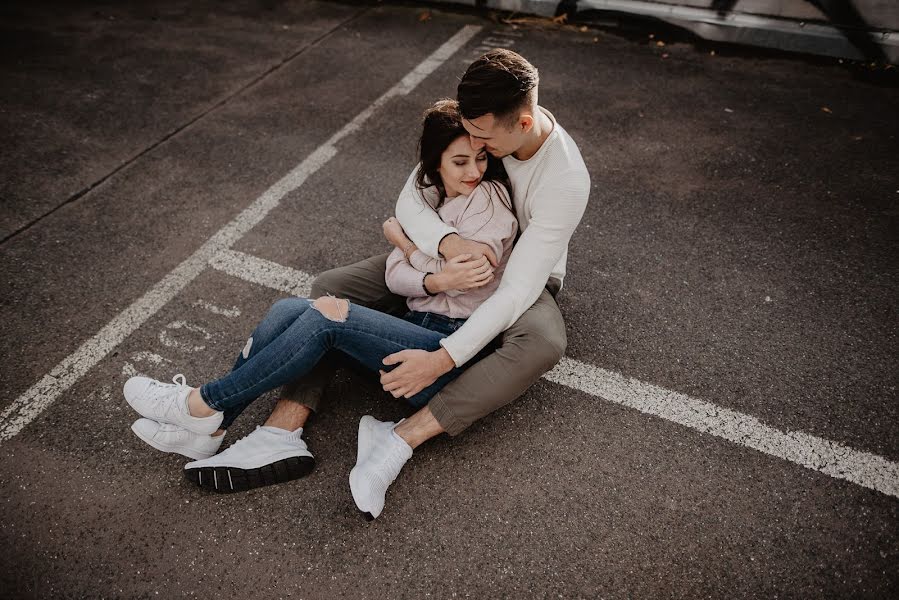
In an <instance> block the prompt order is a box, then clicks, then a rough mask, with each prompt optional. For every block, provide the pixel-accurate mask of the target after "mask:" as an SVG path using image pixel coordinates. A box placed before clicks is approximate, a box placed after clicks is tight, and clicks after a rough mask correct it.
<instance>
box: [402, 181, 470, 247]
mask: <svg viewBox="0 0 899 600" xmlns="http://www.w3.org/2000/svg"><path fill="white" fill-rule="evenodd" d="M417 172H418V167H417V166H416V167H415V169H414V170H413V171H412V174H411V175H409V179H407V180H406V185H405V186H403V191H401V192H400V195H399V198H398V199H397V201H396V218H397V220H399V222H400V225H402V226H403V231H405V232H406V235H408V236H409V239H411V240H412V241H413V242H415V245H416V246H418V247H419V249H421V251H422V252H424V253H425V254H427V255H428V256H434V257H436V256H440V250H439V246H440V241H441V240H442V239H443V238H444V237H446V236H447V235H449V234H451V233H458V232H457V231H456V228H455V227H450V226H449V225H447V224H446V223H444V222H443V221H442V220H440V216H439V215H438V214H437V212H436V211H435V210H433V209H431V206H434V201H435V200H436V199H435V198H433V197H432V196H433V194H435V193H436V189H434V188H428V189H425V190H419V189H418V186H417V185H416V184H415V175H416V173H417Z"/></svg>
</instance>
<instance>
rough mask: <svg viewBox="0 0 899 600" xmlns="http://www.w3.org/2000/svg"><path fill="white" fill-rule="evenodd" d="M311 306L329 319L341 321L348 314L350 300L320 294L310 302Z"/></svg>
mask: <svg viewBox="0 0 899 600" xmlns="http://www.w3.org/2000/svg"><path fill="white" fill-rule="evenodd" d="M312 308H314V309H315V310H317V311H318V312H320V313H321V314H323V315H324V316H325V318H326V319H328V320H330V321H336V322H337V323H343V322H344V321H346V319H347V316H348V315H349V314H350V301H349V300H347V299H345V298H335V297H334V296H322V297H321V298H318V299H316V300H315V301H314V302H313V303H312Z"/></svg>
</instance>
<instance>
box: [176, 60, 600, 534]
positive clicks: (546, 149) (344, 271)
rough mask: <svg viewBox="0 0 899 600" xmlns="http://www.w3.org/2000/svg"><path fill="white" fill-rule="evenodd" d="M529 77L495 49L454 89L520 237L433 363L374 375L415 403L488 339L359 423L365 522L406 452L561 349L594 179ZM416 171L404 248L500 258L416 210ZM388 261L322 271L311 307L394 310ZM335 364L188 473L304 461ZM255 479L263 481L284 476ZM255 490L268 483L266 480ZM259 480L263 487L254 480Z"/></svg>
mask: <svg viewBox="0 0 899 600" xmlns="http://www.w3.org/2000/svg"><path fill="white" fill-rule="evenodd" d="M538 79H539V78H538V73H537V69H536V68H535V67H534V66H533V65H531V64H530V63H529V62H528V61H527V60H525V59H524V58H523V57H522V56H520V55H519V54H517V53H515V52H512V51H510V50H493V51H491V52H488V53H487V54H485V55H484V56H482V57H481V58H479V59H477V60H476V61H474V62H473V63H472V64H471V65H470V66H469V68H468V70H467V71H466V72H465V75H464V76H463V77H462V80H461V81H460V83H459V86H458V90H457V99H458V101H459V107H460V110H461V113H462V116H463V124H464V126H465V129H466V131H468V133H469V135H470V136H471V144H472V147H473V148H474V149H480V148H482V147H483V148H486V150H487V152H489V153H490V154H492V155H493V156H495V157H498V158H502V159H503V164H504V166H505V168H506V170H507V172H508V174H509V178H510V181H511V184H512V195H513V201H514V205H515V212H516V216H517V217H518V220H519V228H520V230H521V236H520V238H519V240H518V242H517V243H516V245H515V247H514V249H513V251H512V254H511V256H510V258H509V262H508V265H507V266H506V270H505V272H504V274H503V277H502V280H501V282H500V285H499V288H498V289H497V291H496V292H495V293H494V294H493V296H491V297H490V298H489V299H488V300H487V301H486V302H484V304H482V305H481V306H480V307H479V308H478V309H477V310H476V311H475V312H474V313H473V314H472V315H471V317H470V318H469V319H468V321H467V322H466V323H465V324H464V325H463V326H462V327H461V328H460V329H459V330H458V331H456V332H455V333H453V334H452V335H450V336H449V337H447V338H445V339H444V340H443V341H442V342H441V345H442V348H441V349H440V350H437V351H435V352H428V351H425V350H405V351H403V352H399V353H397V354H394V355H391V356H388V357H386V358H385V359H384V364H385V365H397V366H396V368H394V369H393V370H392V371H390V372H389V373H384V372H382V375H381V383H382V385H383V387H384V389H385V390H386V391H388V392H390V393H391V394H392V395H393V396H395V397H397V398H399V397H407V398H408V397H411V396H413V395H415V394H416V393H417V392H419V391H421V390H422V389H424V388H425V387H427V386H428V385H430V384H431V383H433V382H434V381H435V380H436V379H437V378H438V377H440V376H441V375H443V374H444V373H446V372H448V371H449V370H451V369H452V368H453V367H454V366H462V365H464V364H465V363H467V362H468V361H469V360H471V359H472V358H473V357H474V356H475V355H476V354H477V353H478V352H479V351H480V350H481V349H482V348H483V347H484V346H486V345H487V344H488V343H490V342H491V341H492V340H494V338H496V336H497V335H499V334H502V335H501V338H500V339H499V342H500V343H499V347H498V348H497V350H496V351H494V352H493V353H491V354H489V355H487V356H486V357H485V358H483V359H481V360H480V361H478V362H477V363H476V364H474V365H471V366H470V367H469V368H468V369H467V370H466V371H465V372H464V373H463V374H462V375H460V376H459V377H458V378H457V379H456V380H454V381H453V382H451V383H450V384H448V385H447V386H446V387H445V388H444V389H443V390H442V391H441V392H439V393H438V394H437V395H436V396H435V397H434V398H433V399H432V400H431V402H430V403H429V404H428V405H427V406H426V407H424V408H422V409H421V410H419V411H418V412H417V413H415V414H414V415H412V416H411V417H409V418H408V419H404V420H402V421H401V422H400V423H398V424H394V423H390V422H384V423H382V422H379V421H377V420H375V419H373V418H372V417H370V416H366V417H363V418H362V420H361V422H360V424H359V441H358V444H359V449H358V460H357V463H356V466H355V467H354V468H353V470H352V472H351V473H350V489H351V491H352V493H353V498H354V500H355V502H356V505H357V507H358V508H359V509H360V510H361V511H362V512H363V513H365V514H367V515H368V516H369V517H370V518H374V517H377V516H378V515H379V514H380V513H381V511H382V510H383V507H384V499H385V496H386V492H387V488H388V486H389V485H390V484H391V483H392V482H393V481H394V479H395V478H396V476H397V475H398V474H399V472H400V470H401V469H402V467H403V465H404V464H405V462H406V461H407V460H408V459H409V458H410V457H411V456H412V452H413V450H414V449H415V448H417V447H418V446H419V445H420V444H422V443H423V442H425V441H427V440H429V439H431V438H432V437H434V436H436V435H439V434H441V433H444V432H446V433H449V434H450V435H458V434H459V433H461V432H462V431H463V430H465V429H466V428H467V427H468V426H469V425H471V424H472V423H473V422H475V421H477V420H478V419H480V418H482V417H484V416H486V415H488V414H489V413H491V412H493V411H495V410H497V409H498V408H500V407H502V406H505V405H506V404H508V403H509V402H511V401H512V400H514V399H515V398H517V397H518V396H520V395H521V394H522V393H523V392H524V391H525V390H526V389H527V388H528V387H530V386H531V385H532V384H533V383H534V382H535V381H537V380H538V379H539V378H540V377H541V376H542V375H543V373H545V372H546V371H548V370H549V369H551V368H552V367H553V366H554V365H555V364H556V363H557V362H558V361H559V360H560V358H561V357H562V355H563V354H564V352H565V346H566V336H565V324H564V321H563V320H562V315H561V313H560V311H559V307H558V305H557V304H556V301H555V295H556V294H557V293H558V291H559V290H560V289H561V286H562V280H563V278H564V276H565V265H566V256H567V251H568V242H569V240H570V239H571V235H572V234H573V233H574V230H575V228H576V227H577V225H578V223H579V222H580V220H581V216H582V215H583V212H584V210H585V208H586V205H587V198H588V195H589V191H590V177H589V175H588V173H587V168H586V166H585V165H584V161H583V159H582V158H581V155H580V152H579V150H578V148H577V145H576V144H575V143H574V141H573V140H572V139H571V137H570V136H569V135H568V133H567V132H565V130H564V129H562V127H561V126H559V125H558V123H556V121H555V118H554V117H553V116H552V114H550V113H549V111H547V110H545V109H543V108H541V107H539V106H538V104H537V101H538V96H537V92H538ZM414 179H415V173H414V172H413V174H412V176H410V177H409V180H408V181H407V182H406V186H405V187H404V189H403V191H402V192H401V194H400V197H399V199H398V201H397V206H396V215H397V218H398V219H399V221H400V224H401V225H402V226H403V229H404V230H405V232H406V234H407V235H408V236H409V238H410V239H411V240H412V241H413V242H414V243H415V244H416V246H418V248H419V249H421V250H422V251H424V252H425V253H426V254H429V255H431V256H437V255H438V254H439V255H442V256H443V257H444V258H445V259H450V258H453V257H455V256H458V255H461V254H471V255H473V256H475V257H477V258H482V257H483V256H487V258H488V260H490V262H491V263H493V265H494V266H495V265H496V262H497V261H496V256H494V255H493V254H492V252H491V251H490V249H489V248H488V247H486V246H484V245H483V244H478V243H476V242H473V241H470V240H465V239H463V238H461V237H459V235H458V234H457V233H456V231H455V229H453V228H451V227H449V226H447V225H446V224H445V223H443V222H442V221H441V220H440V218H439V217H438V216H437V214H436V213H435V212H434V211H429V210H422V202H423V199H422V198H421V197H420V196H419V191H418V190H417V189H416V186H415V182H414ZM386 258H387V255H386V254H385V255H382V256H376V257H372V258H369V259H366V260H364V261H362V262H359V263H356V264H353V265H349V266H347V267H341V268H338V269H333V270H330V271H326V272H325V273H322V274H321V275H320V276H319V277H318V278H316V280H315V282H314V283H313V285H312V294H311V297H313V298H318V297H321V296H327V295H333V296H336V297H338V298H347V299H349V300H350V301H351V302H354V303H358V304H362V305H366V306H369V307H371V308H376V309H378V310H383V311H385V312H391V313H400V312H402V311H403V310H404V309H405V303H404V299H403V298H401V297H399V296H396V295H394V294H392V293H391V292H390V291H389V290H388V289H387V287H386V284H385V281H384V271H385V263H386ZM332 376H333V366H329V365H328V364H326V363H323V364H322V365H320V366H319V367H317V368H316V369H315V370H314V371H313V372H312V373H310V374H308V375H307V376H306V377H304V378H303V380H301V381H299V382H297V383H296V384H294V385H292V386H289V387H288V388H285V389H284V390H283V392H282V396H281V399H280V400H279V401H278V403H277V405H276V406H275V409H274V411H273V412H272V415H271V416H270V417H269V419H268V421H267V422H266V427H262V428H259V429H257V430H256V432H254V433H253V434H251V435H250V436H248V437H247V438H245V439H244V441H243V442H242V443H241V444H240V446H239V447H232V448H229V449H228V450H226V451H225V452H222V453H221V454H219V455H216V456H213V457H211V458H209V459H205V460H201V461H196V462H193V463H188V464H187V465H186V466H185V469H186V470H188V471H190V470H192V469H199V468H203V467H213V466H229V467H237V468H244V469H247V468H252V469H262V468H264V467H265V466H266V465H268V464H271V463H273V462H275V460H277V459H283V457H284V456H287V455H290V454H291V453H292V452H293V453H295V454H296V455H297V456H311V454H310V453H309V451H308V449H307V448H306V445H305V443H304V442H303V441H302V439H301V437H300V434H301V433H302V431H301V428H302V427H303V426H304V425H305V424H306V421H307V420H308V418H309V417H310V415H311V413H312V412H314V411H316V410H318V407H319V404H320V401H321V398H322V393H323V389H324V386H325V384H326V383H327V381H328V380H329V379H330V377H332ZM269 471H270V472H272V474H273V476H272V477H269V478H268V479H265V478H260V480H259V481H260V484H261V485H264V484H265V483H277V482H280V481H286V480H288V479H291V478H293V477H291V476H290V474H288V473H283V474H278V473H275V472H274V470H273V469H269ZM264 479H265V480H264ZM263 480H264V481H263Z"/></svg>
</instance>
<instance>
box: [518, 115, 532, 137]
mask: <svg viewBox="0 0 899 600" xmlns="http://www.w3.org/2000/svg"><path fill="white" fill-rule="evenodd" d="M518 126H519V127H520V128H521V132H522V133H527V132H529V131H530V130H531V128H533V127H534V116H533V115H531V114H529V113H522V115H521V116H520V117H518Z"/></svg>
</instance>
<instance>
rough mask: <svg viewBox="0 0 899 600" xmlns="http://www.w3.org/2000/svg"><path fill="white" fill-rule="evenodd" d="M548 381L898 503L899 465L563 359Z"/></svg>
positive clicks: (836, 443) (822, 439) (549, 375)
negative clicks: (874, 492)
mask: <svg viewBox="0 0 899 600" xmlns="http://www.w3.org/2000/svg"><path fill="white" fill-rule="evenodd" d="M544 377H545V378H546V379H548V380H549V381H552V382H554V383H559V384H562V385H565V386H568V387H570V388H574V389H576V390H580V391H582V392H586V393H588V394H590V395H591V396H598V397H600V398H602V399H604V400H608V401H610V402H614V403H616V404H621V405H622V406H627V407H629V408H636V409H637V410H639V411H640V412H643V413H646V414H649V415H654V416H656V417H661V418H663V419H665V420H668V421H672V422H674V423H678V424H680V425H684V426H686V427H689V428H691V429H695V430H697V431H701V432H703V433H710V434H712V435H714V436H716V437H720V438H723V439H725V440H728V441H730V442H734V443H736V444H740V445H741V446H747V447H749V448H753V449H755V450H758V451H760V452H764V453H765V454H769V455H771V456H776V457H778V458H782V459H784V460H788V461H790V462H792V463H796V464H798V465H802V466H803V467H806V468H808V469H812V470H814V471H820V472H821V473H824V474H826V475H830V476H831V477H835V478H837V479H845V480H846V481H851V482H852V483H856V484H858V485H861V486H864V487H866V488H871V489H872V490H877V491H878V492H883V493H884V494H888V495H890V496H895V497H897V498H899V463H895V462H892V461H890V460H887V459H886V458H884V457H882V456H878V455H876V454H871V453H868V452H862V451H860V450H855V449H853V448H850V447H849V446H845V445H843V444H840V443H838V442H833V441H831V440H827V439H824V438H820V437H817V436H814V435H811V434H808V433H803V432H801V431H781V430H779V429H775V428H774V427H770V426H768V425H765V424H764V423H762V422H761V421H759V420H758V419H756V418H755V417H752V416H750V415H747V414H743V413H741V412H737V411H735V410H730V409H728V408H724V407H721V406H717V405H715V404H712V403H710V402H705V401H703V400H698V399H696V398H691V397H690V396H687V395H684V394H680V393H678V392H673V391H671V390H666V389H664V388H661V387H658V386H655V385H652V384H650V383H644V382H642V381H638V380H636V379H632V378H630V377H625V376H624V375H621V374H619V373H615V372H613V371H606V370H605V369H601V368H599V367H595V366H593V365H589V364H586V363H582V362H579V361H576V360H572V359H570V358H563V359H562V360H561V362H559V364H558V365H556V367H555V368H554V369H553V370H552V371H550V372H549V373H547V374H546V375H544Z"/></svg>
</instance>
